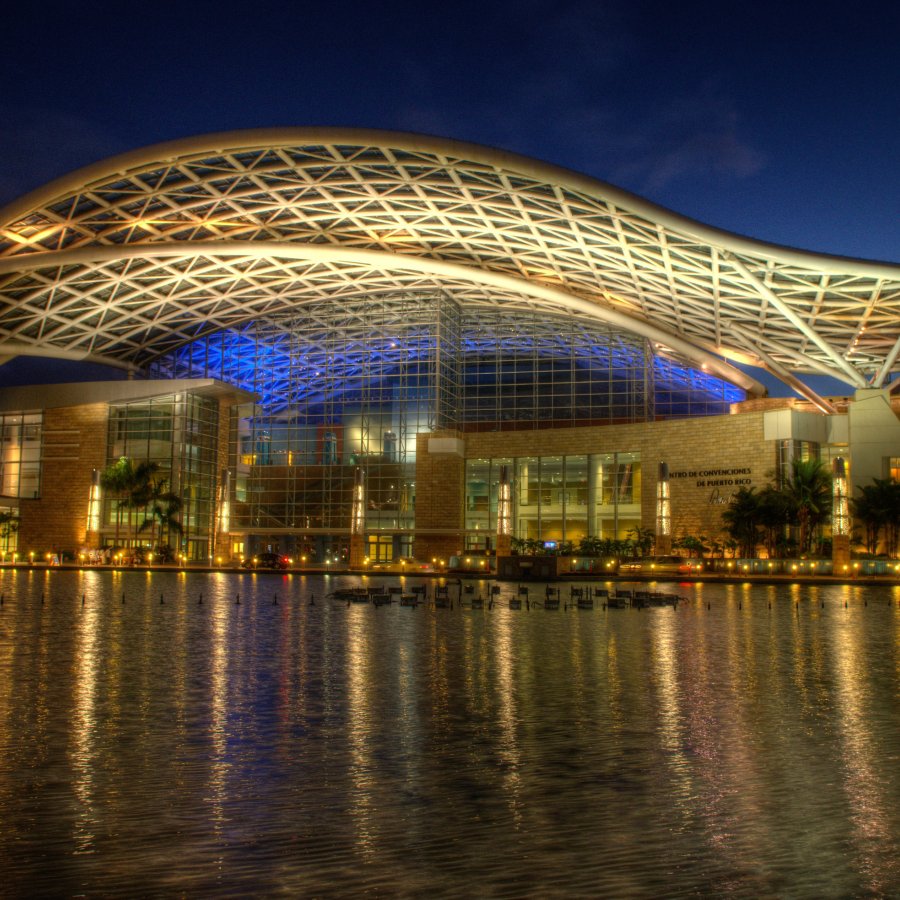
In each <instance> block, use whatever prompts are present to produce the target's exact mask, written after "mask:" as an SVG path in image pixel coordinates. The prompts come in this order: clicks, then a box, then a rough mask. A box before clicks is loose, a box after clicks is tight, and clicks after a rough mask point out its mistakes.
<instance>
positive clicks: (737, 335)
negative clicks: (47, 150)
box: [0, 129, 900, 391]
mask: <svg viewBox="0 0 900 900" xmlns="http://www.w3.org/2000/svg"><path fill="white" fill-rule="evenodd" d="M437 291H441V292H447V293H449V294H452V295H453V296H454V297H455V298H456V299H457V300H458V301H459V302H460V303H462V304H466V305H470V304H471V305H485V306H500V305H502V306H503V308H504V309H506V310H510V309H512V310H514V309H516V308H521V309H526V308H527V309H534V308H538V309H545V310H547V312H548V314H554V315H576V316H578V317H587V318H592V319H596V320H601V321H603V322H606V323H609V324H611V325H613V326H615V327H617V328H621V329H622V330H623V331H628V332H631V333H634V334H637V335H641V336H643V337H645V338H647V339H649V340H651V341H653V342H654V346H655V347H656V348H657V350H658V351H660V352H662V353H670V354H672V355H675V356H678V357H680V358H682V359H686V360H689V361H690V362H691V363H693V364H695V365H697V366H700V367H703V368H705V369H707V370H708V371H711V372H712V373H715V374H717V375H720V376H721V377H724V378H726V379H728V380H730V381H732V382H734V383H736V384H739V385H742V386H744V387H745V388H748V389H750V390H751V391H753V390H754V389H756V388H758V386H757V385H755V383H754V382H752V380H751V379H749V378H748V377H747V376H746V375H744V374H743V373H742V372H741V371H740V370H738V369H735V368H734V367H732V366H731V365H729V363H728V362H727V360H734V361H738V362H746V363H750V364H753V365H758V366H761V367H763V368H767V369H769V370H770V371H772V372H773V373H775V374H776V375H778V376H779V377H781V378H783V379H784V380H786V381H787V382H788V383H792V384H794V385H795V386H796V381H795V379H794V377H793V375H792V374H791V373H818V374H827V375H832V376H835V377H837V378H839V379H842V380H843V381H845V382H847V383H848V384H850V385H853V386H856V387H863V386H866V385H869V384H872V385H876V386H879V385H882V384H884V383H885V382H886V381H887V380H889V375H890V373H891V371H892V370H893V368H894V366H895V363H896V360H897V355H898V351H900V266H897V265H891V264H887V263H874V262H865V261H859V260H850V259H843V258H839V257H830V256H824V255H819V254H813V253H807V252H802V251H798V250H791V249H788V248H784V247H778V246H774V245H769V244H764V243H761V242H758V241H754V240H750V239H748V238H743V237H739V236H736V235H732V234H728V233H726V232H722V231H719V230H716V229H713V228H710V227H708V226H705V225H701V224H700V223H697V222H694V221H691V220H689V219H686V218H683V217H680V216H678V215H676V214H674V213H671V212H669V211H667V210H664V209H662V208H659V207H656V206H654V205H653V204H650V203H648V202H647V201H644V200H642V199H640V198H638V197H636V196H634V195H631V194H629V193H627V192H625V191H622V190H620V189H617V188H614V187H612V186H610V185H607V184H604V183H602V182H598V181H595V180H593V179H591V178H588V177H586V176H582V175H578V174H576V173H573V172H569V171H566V170H563V169H559V168H556V167H553V166H550V165H546V164H543V163H539V162H536V161H534V160H530V159H527V158H523V157H519V156H515V155H512V154H508V153H503V152H500V151H496V150H490V149H487V148H483V147H478V146H473V145H468V144H462V143H457V142H453V141H449V140H442V139H437V138H428V137H422V136H418V135H409V134H396V133H389V132H372V131H358V130H347V129H287V130H278V131H247V132H234V133H228V134H220V135H211V136H205V137H200V138H194V139H190V140H185V141H177V142H172V143H169V144H163V145H158V146H155V147H150V148H148V149H145V150H140V151H136V152H134V153H130V154H126V155H124V156H120V157H118V158H115V159H112V160H109V161H106V162H103V163H99V164H97V165H94V166H91V167H88V168H87V169H82V170H80V171H78V172H75V173H73V174H72V175H69V176H67V177H65V178H62V179H59V180H57V181H55V182H52V183H50V184H48V185H47V186H46V187H44V188H41V189H39V190H37V191H34V192H32V193H31V194H29V195H27V196H25V197H23V198H22V199H21V200H19V201H17V202H15V203H13V204H11V205H9V206H7V207H6V209H4V210H2V211H0V356H6V357H10V356H14V355H19V354H28V355H47V356H57V357H61V358H70V359H91V360H95V361H104V362H112V363H114V364H119V365H125V366H135V367H140V366H144V365H146V364H147V363H148V362H150V361H152V360H153V359H155V358H157V357H159V356H161V355H163V354H166V353H169V352H171V351H172V350H174V349H176V348H178V347H179V346H182V345H184V344H185V343H187V342H190V341H192V340H194V339H196V338H198V337H200V336H202V335H204V334H208V333H210V332H214V331H218V330H221V329H230V328H234V327H237V326H239V325H241V324H243V323H246V322H248V321H251V320H260V319H267V318H271V319H272V320H273V321H274V320H278V319H279V318H282V317H284V316H285V315H286V314H289V313H290V311H291V310H294V309H296V308H297V307H298V305H300V304H309V303H312V302H317V301H321V300H322V299H323V298H330V299H331V300H332V301H333V303H334V310H335V322H336V323H338V322H339V321H340V310H341V308H342V304H347V303H353V304H358V302H359V300H360V298H364V297H366V296H371V297H375V296H378V297H380V298H384V297H385V296H389V295H392V294H397V295H409V294H410V293H411V292H412V293H423V294H432V295H433V294H434V293H435V292H437ZM336 327H339V326H336Z"/></svg>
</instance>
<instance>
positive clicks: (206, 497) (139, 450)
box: [101, 393, 219, 561]
mask: <svg viewBox="0 0 900 900" xmlns="http://www.w3.org/2000/svg"><path fill="white" fill-rule="evenodd" d="M218 423H219V407H218V403H217V402H216V401H215V400H212V399H210V398H208V397H201V396H197V395H195V394H187V393H182V394H173V395H170V396H167V397H154V398H153V399H151V400H145V401H140V402H132V403H122V404H114V405H111V406H110V410H109V439H108V443H107V447H108V459H107V462H108V463H109V464H112V463H114V462H116V460H118V459H120V458H121V457H123V456H126V457H128V458H130V459H132V460H134V461H135V462H136V463H137V462H143V461H148V462H153V463H156V464H157V465H158V466H159V471H158V473H157V475H156V476H155V477H157V478H159V479H165V481H166V482H167V484H168V487H169V490H171V491H172V493H174V494H175V495H176V496H177V497H179V499H180V500H181V509H180V511H179V512H178V514H177V519H178V521H179V522H180V524H181V528H182V533H181V534H178V533H177V532H176V531H175V530H172V529H170V530H167V529H165V527H162V533H161V534H158V542H159V543H162V544H165V543H166V542H168V544H169V546H171V547H172V549H173V550H175V551H176V552H178V553H184V554H185V555H186V556H187V558H188V559H191V560H198V561H208V559H209V558H210V556H211V555H212V552H213V541H214V537H215V513H216V510H215V486H216V474H217V473H216V439H217V432H218ZM120 503H123V501H122V500H121V499H117V498H115V497H112V496H105V497H104V501H103V506H102V510H101V542H102V544H103V545H104V546H113V545H115V543H116V534H117V533H118V541H119V545H120V546H132V547H134V546H145V547H149V546H150V545H151V535H153V534H154V530H153V529H152V528H150V527H147V528H144V529H143V530H141V528H140V526H141V524H142V523H143V522H144V521H145V520H146V519H147V518H148V513H147V511H146V509H142V508H138V509H130V508H128V506H127V504H125V503H123V509H122V511H121V512H120V511H119V509H118V506H119V504H120ZM117 520H118V525H117ZM123 522H124V523H126V525H125V526H124V527H123ZM160 527H161V526H160V525H159V524H158V525H157V529H159V528H160Z"/></svg>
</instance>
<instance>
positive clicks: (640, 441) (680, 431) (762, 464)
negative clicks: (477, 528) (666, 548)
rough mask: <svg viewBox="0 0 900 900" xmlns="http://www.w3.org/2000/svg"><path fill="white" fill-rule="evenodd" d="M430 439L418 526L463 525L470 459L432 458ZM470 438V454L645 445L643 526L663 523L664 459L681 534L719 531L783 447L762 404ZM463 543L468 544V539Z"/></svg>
mask: <svg viewBox="0 0 900 900" xmlns="http://www.w3.org/2000/svg"><path fill="white" fill-rule="evenodd" d="M428 437H429V436H428V435H419V450H418V454H419V455H418V456H417V467H416V478H417V483H416V528H417V530H418V529H419V528H420V527H425V522H426V521H427V522H428V523H429V526H432V525H433V526H437V524H438V523H439V522H441V523H443V524H444V526H445V527H447V526H449V525H450V523H451V522H455V523H458V524H456V525H455V527H457V528H461V527H462V517H463V506H464V503H465V496H464V486H463V485H462V480H463V478H464V469H463V467H462V461H461V460H459V462H451V461H450V460H447V459H444V460H443V461H441V460H440V459H439V458H434V459H432V458H431V457H429V455H428V454H427V452H426V450H425V447H426V446H427V438H428ZM463 437H464V438H465V442H466V447H465V454H466V458H467V459H479V458H487V457H516V456H555V455H568V454H571V455H575V454H585V453H611V452H616V451H618V452H628V451H635V450H637V451H640V454H641V466H642V478H641V484H642V495H641V519H642V523H643V526H644V527H645V528H651V529H652V528H654V527H655V524H656V523H655V519H656V500H655V498H656V479H657V471H658V463H659V462H667V463H668V464H669V471H670V473H671V481H670V484H671V497H672V533H673V535H674V536H676V537H678V536H680V535H682V534H700V533H702V534H705V535H707V536H708V537H715V536H716V535H718V534H719V532H720V531H721V521H720V513H721V511H722V509H723V507H724V506H725V505H726V504H727V502H728V499H729V497H730V496H731V494H732V492H734V491H735V490H737V489H738V488H739V487H742V486H746V487H750V486H755V487H756V488H757V489H759V488H762V487H763V486H764V485H765V484H766V483H767V481H768V480H769V474H770V473H771V472H772V470H773V469H774V467H775V447H774V445H773V444H772V443H771V442H768V443H767V442H766V441H765V440H764V439H763V411H762V410H759V411H755V412H747V413H743V414H740V415H726V416H707V417H702V418H695V419H674V420H669V421H662V422H649V423H641V424H631V425H605V426H594V427H586V428H558V429H555V430H549V431H541V430H532V431H502V432H500V431H495V432H475V433H471V434H465V435H463ZM423 445H424V446H423ZM451 470H452V475H451ZM457 470H459V471H460V474H459V476H458V484H459V486H458V487H457V486H456V485H457V475H456V471H457ZM420 512H421V514H422V515H420ZM456 543H457V544H459V545H460V546H461V545H462V539H461V538H460V539H458V540H457V542H456Z"/></svg>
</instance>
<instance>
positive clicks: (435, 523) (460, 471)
mask: <svg viewBox="0 0 900 900" xmlns="http://www.w3.org/2000/svg"><path fill="white" fill-rule="evenodd" d="M441 437H448V438H461V437H462V435H460V434H459V433H457V432H455V431H435V432H433V433H431V434H418V435H416V539H415V544H414V547H413V554H414V556H415V557H416V559H422V560H431V559H434V558H439V559H447V558H448V557H449V556H452V555H453V554H454V553H459V552H461V551H462V549H463V540H462V525H463V506H464V502H465V494H464V489H465V486H464V477H465V460H464V459H463V458H462V457H461V456H458V455H457V454H455V453H429V452H428V442H429V440H431V439H432V438H441Z"/></svg>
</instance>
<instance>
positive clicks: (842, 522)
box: [831, 456, 850, 535]
mask: <svg viewBox="0 0 900 900" xmlns="http://www.w3.org/2000/svg"><path fill="white" fill-rule="evenodd" d="M831 484H832V504H831V533H832V535H849V534H850V498H849V496H848V490H847V464H846V463H845V462H844V460H843V459H842V458H841V457H840V456H839V457H837V458H836V459H835V460H834V462H833V463H832V482H831Z"/></svg>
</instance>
